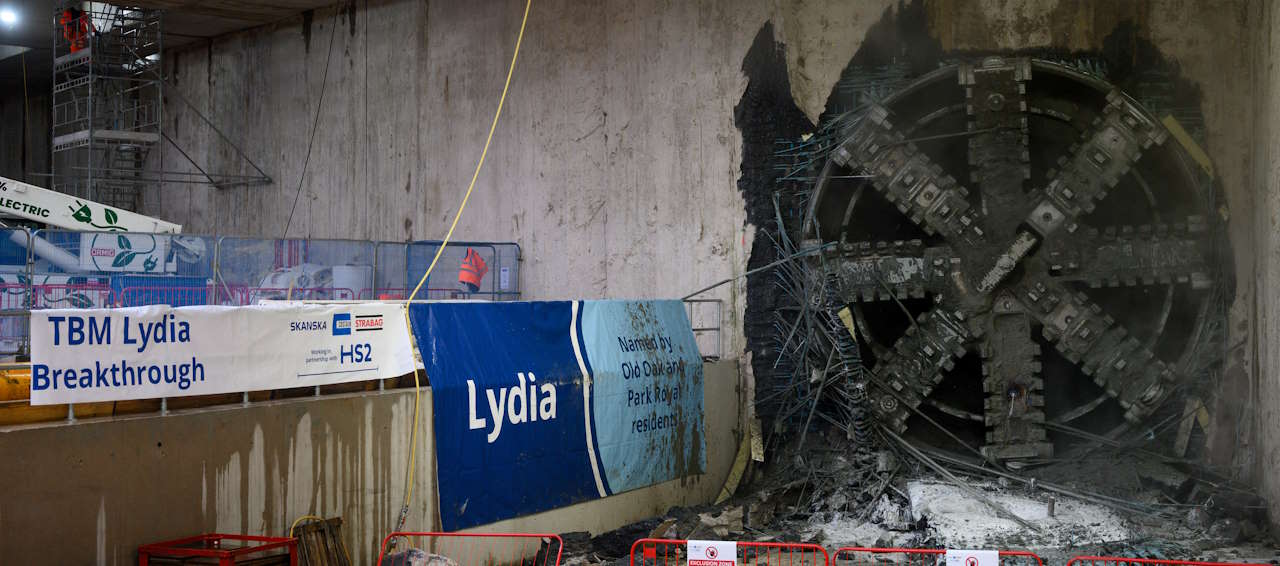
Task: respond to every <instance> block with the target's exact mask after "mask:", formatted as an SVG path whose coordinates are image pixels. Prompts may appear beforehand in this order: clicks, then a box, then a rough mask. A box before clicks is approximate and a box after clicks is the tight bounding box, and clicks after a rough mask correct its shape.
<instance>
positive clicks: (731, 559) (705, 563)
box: [685, 540, 738, 566]
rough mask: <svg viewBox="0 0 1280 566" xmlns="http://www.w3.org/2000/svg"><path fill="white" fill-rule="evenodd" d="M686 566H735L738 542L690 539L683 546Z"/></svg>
mask: <svg viewBox="0 0 1280 566" xmlns="http://www.w3.org/2000/svg"><path fill="white" fill-rule="evenodd" d="M685 556H687V557H688V558H689V565H688V566H737V564H738V543H736V542H731V541H723V540H691V541H689V544H688V545H687V546H686V547H685Z"/></svg>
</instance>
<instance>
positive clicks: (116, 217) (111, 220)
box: [102, 208, 120, 224]
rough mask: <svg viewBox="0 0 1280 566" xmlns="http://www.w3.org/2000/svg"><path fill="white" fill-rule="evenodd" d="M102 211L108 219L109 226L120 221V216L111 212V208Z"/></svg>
mask: <svg viewBox="0 0 1280 566" xmlns="http://www.w3.org/2000/svg"><path fill="white" fill-rule="evenodd" d="M102 210H103V212H102V214H103V215H104V216H106V217H107V224H115V223H116V221H117V220H119V219H120V215H118V214H116V211H114V210H111V209H110V208H104V209H102Z"/></svg>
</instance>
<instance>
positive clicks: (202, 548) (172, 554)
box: [138, 533, 298, 566]
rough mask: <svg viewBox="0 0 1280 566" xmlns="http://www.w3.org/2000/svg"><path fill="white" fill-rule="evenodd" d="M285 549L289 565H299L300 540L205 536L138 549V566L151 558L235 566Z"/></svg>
mask: <svg viewBox="0 0 1280 566" xmlns="http://www.w3.org/2000/svg"><path fill="white" fill-rule="evenodd" d="M281 549H284V550H287V551H288V553H289V566H298V539H295V538H287V537H258V536H250V535H227V534H217V533H211V534H204V535H196V536H193V537H187V538H180V539H177V540H170V541H165V542H157V543H152V544H144V545H142V546H139V547H138V566H147V565H148V564H149V563H150V560H151V558H153V557H154V558H216V559H218V566H234V564H236V563H237V562H239V561H241V560H245V559H254V560H257V559H261V558H265V557H268V556H270V555H271V554H272V553H274V554H276V555H279V551H280V550H281Z"/></svg>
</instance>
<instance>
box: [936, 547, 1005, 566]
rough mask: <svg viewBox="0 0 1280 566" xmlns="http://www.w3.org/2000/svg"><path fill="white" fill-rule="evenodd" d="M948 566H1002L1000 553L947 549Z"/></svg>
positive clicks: (995, 551) (996, 551) (994, 551)
mask: <svg viewBox="0 0 1280 566" xmlns="http://www.w3.org/2000/svg"><path fill="white" fill-rule="evenodd" d="M947 566H1000V551H998V550H964V549H954V550H953V549H947Z"/></svg>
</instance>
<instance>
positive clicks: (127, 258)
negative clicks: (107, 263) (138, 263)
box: [111, 252, 138, 267]
mask: <svg viewBox="0 0 1280 566" xmlns="http://www.w3.org/2000/svg"><path fill="white" fill-rule="evenodd" d="M137 255H138V253H137V252H124V253H121V254H120V255H117V256H116V258H115V259H114V260H112V261H111V267H124V266H126V265H129V264H130V263H131V262H133V258H134V257H137Z"/></svg>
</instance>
